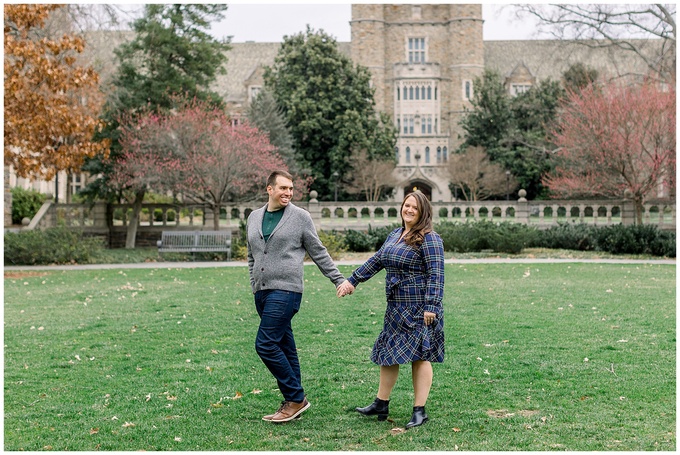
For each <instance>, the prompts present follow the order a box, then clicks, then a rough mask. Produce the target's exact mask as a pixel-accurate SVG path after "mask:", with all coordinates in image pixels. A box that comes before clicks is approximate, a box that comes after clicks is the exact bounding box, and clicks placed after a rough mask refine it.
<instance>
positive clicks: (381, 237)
mask: <svg viewBox="0 0 680 455" xmlns="http://www.w3.org/2000/svg"><path fill="white" fill-rule="evenodd" d="M398 227H401V224H399V223H393V224H390V225H389V226H382V227H379V228H375V229H372V228H371V225H370V224H369V225H368V235H370V236H372V237H373V250H374V251H378V250H379V249H380V247H381V246H382V245H383V243H385V240H387V237H388V236H389V235H390V233H391V232H392V231H394V230H395V229H396V228H398Z"/></svg>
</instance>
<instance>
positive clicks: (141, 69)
mask: <svg viewBox="0 0 680 455" xmlns="http://www.w3.org/2000/svg"><path fill="white" fill-rule="evenodd" d="M226 9H227V5H218V4H215V5H213V4H173V5H163V4H150V5H145V9H144V16H143V17H141V18H140V19H137V20H136V21H135V22H134V23H133V30H134V31H135V37H134V39H133V40H132V41H130V42H128V43H124V44H122V45H121V46H119V47H118V48H117V49H116V50H115V54H116V58H117V61H118V67H117V70H116V73H115V75H114V77H113V81H112V85H113V87H112V88H113V90H112V92H111V94H110V95H109V97H108V99H107V102H106V104H105V106H104V113H103V115H102V118H103V120H104V121H105V122H106V124H107V126H106V127H105V128H104V130H103V131H102V132H101V133H100V134H99V135H97V137H96V138H97V139H109V140H110V141H111V153H110V160H108V161H104V160H102V159H101V157H98V158H95V159H92V160H90V161H89V162H87V163H86V165H85V166H84V167H83V169H84V170H85V171H87V172H89V173H90V174H91V175H98V174H99V175H101V177H100V178H98V179H96V180H95V181H94V182H92V183H91V184H90V185H88V187H87V188H86V190H85V191H84V194H85V195H87V196H88V197H89V198H91V199H94V198H96V197H100V198H104V199H113V198H114V197H116V196H117V193H115V192H114V190H113V188H112V187H111V186H109V185H108V176H109V174H110V173H111V169H112V167H111V166H112V164H113V163H115V161H116V159H117V158H118V156H119V153H120V144H119V142H118V140H119V135H120V129H119V119H120V118H121V117H122V116H123V115H126V114H134V113H139V112H142V111H144V112H147V111H152V112H154V111H155V112H159V113H161V112H164V111H167V110H169V109H172V108H173V107H175V105H176V100H178V99H180V98H182V99H187V98H197V99H200V100H208V101H211V102H212V103H213V104H215V105H218V106H221V105H222V103H223V102H222V100H221V98H220V97H219V95H218V94H217V93H215V92H212V91H211V90H210V88H209V86H210V84H211V83H212V82H213V81H214V80H215V78H216V76H217V75H218V74H221V73H222V74H223V73H224V68H223V65H224V63H226V56H225V55H224V52H225V51H226V50H228V49H229V45H228V43H227V42H226V41H218V40H216V39H215V38H213V37H212V36H210V35H209V34H208V32H207V30H208V29H209V28H210V23H211V22H212V21H219V20H221V19H222V18H223V17H224V12H225V11H226ZM118 194H119V193H118Z"/></svg>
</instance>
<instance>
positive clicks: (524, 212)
mask: <svg viewBox="0 0 680 455" xmlns="http://www.w3.org/2000/svg"><path fill="white" fill-rule="evenodd" d="M517 194H518V195H519V199H517V208H516V209H515V222H517V223H524V224H529V202H528V201H527V197H526V196H527V192H526V190H524V189H521V190H519V191H518V192H517Z"/></svg>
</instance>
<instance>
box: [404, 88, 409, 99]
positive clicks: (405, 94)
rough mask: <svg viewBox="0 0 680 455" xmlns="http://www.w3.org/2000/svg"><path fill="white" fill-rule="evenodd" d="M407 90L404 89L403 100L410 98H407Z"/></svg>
mask: <svg viewBox="0 0 680 455" xmlns="http://www.w3.org/2000/svg"><path fill="white" fill-rule="evenodd" d="M406 90H407V89H406V87H404V96H403V98H404V99H405V100H407V99H408V96H407V95H408V93H406Z"/></svg>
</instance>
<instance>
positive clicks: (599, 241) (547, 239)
mask: <svg viewBox="0 0 680 455" xmlns="http://www.w3.org/2000/svg"><path fill="white" fill-rule="evenodd" d="M396 226H397V225H394V226H391V227H387V228H380V229H375V230H371V228H369V230H368V232H362V231H353V230H349V231H346V233H345V235H344V236H345V245H346V247H347V249H348V250H349V251H356V252H364V251H376V250H377V249H378V248H380V245H382V243H383V242H384V241H385V238H387V234H389V233H390V232H391V231H392V229H394V228H395V227H396ZM434 229H435V231H437V233H438V234H439V235H440V236H441V237H442V240H443V242H444V249H445V250H446V251H450V252H455V253H470V252H479V251H486V250H489V251H494V252H497V253H509V254H517V253H520V252H521V251H522V250H523V249H524V248H551V249H565V250H579V251H604V252H608V253H612V254H646V255H652V256H665V257H675V255H676V253H675V233H674V232H669V231H661V230H659V229H658V228H657V227H656V226H654V225H642V226H623V225H621V224H617V225H612V226H604V227H597V226H590V225H586V224H566V223H565V224H560V225H557V226H553V227H551V228H549V229H547V230H539V229H537V228H535V227H532V226H527V225H525V224H519V223H511V222H507V221H506V222H502V223H494V222H491V221H479V222H474V223H454V222H450V221H445V222H442V223H438V224H437V225H435V226H434ZM377 234H379V235H377Z"/></svg>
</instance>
